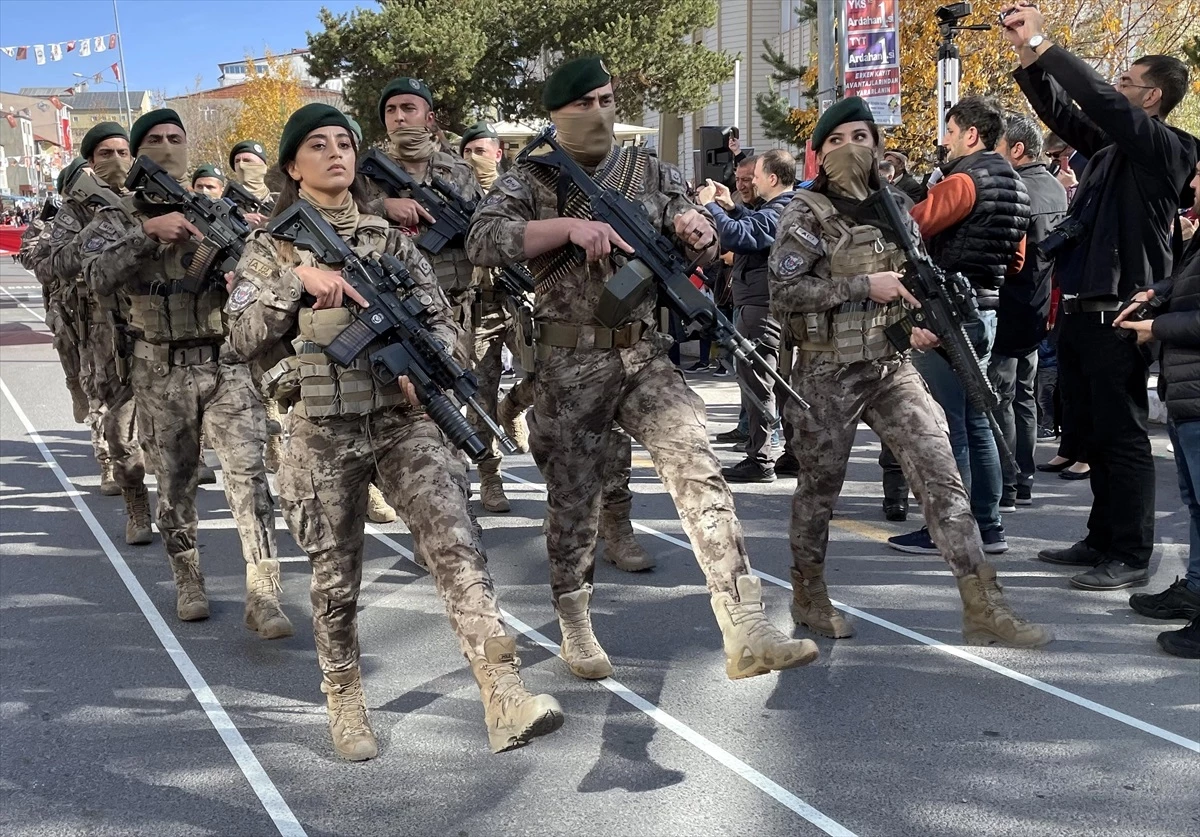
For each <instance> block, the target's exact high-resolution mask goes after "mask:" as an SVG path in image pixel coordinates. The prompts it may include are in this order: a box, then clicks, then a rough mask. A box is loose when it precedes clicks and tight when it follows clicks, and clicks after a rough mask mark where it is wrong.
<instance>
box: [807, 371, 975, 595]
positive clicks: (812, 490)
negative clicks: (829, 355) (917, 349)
mask: <svg viewBox="0 0 1200 837" xmlns="http://www.w3.org/2000/svg"><path fill="white" fill-rule="evenodd" d="M791 383H792V386H793V388H794V389H795V390H796V391H797V392H799V393H800V394H801V395H802V396H803V397H804V398H805V400H807V401H808V402H809V404H810V405H811V409H809V410H801V409H800V408H799V407H798V406H796V405H795V404H792V403H788V405H787V407H786V409H787V411H788V413H789V417H790V419H791V421H792V423H793V425H794V426H795V436H794V438H793V441H792V452H793V453H794V454H795V455H796V459H797V460H799V462H800V474H799V476H798V477H797V478H796V493H795V494H794V495H793V496H792V523H791V530H790V540H791V547H792V561H793V563H794V564H795V566H796V567H798V568H799V567H802V566H804V565H806V564H820V563H823V562H824V560H825V551H826V547H827V546H828V543H829V519H830V517H831V515H832V514H833V507H834V504H835V503H836V502H837V498H838V495H839V494H841V491H842V484H843V483H844V482H845V480H846V465H847V462H848V461H849V459H850V451H851V449H852V448H853V446H854V434H855V431H856V429H857V426H858V422H859V419H860V418H861V419H862V420H863V421H865V422H866V423H867V424H868V425H870V427H871V429H872V430H874V431H875V432H876V434H878V436H879V438H880V439H881V440H882V441H883V443H884V444H885V445H887V446H888V447H890V448H891V449H892V452H893V453H895V455H896V457H897V458H898V459H899V460H900V465H901V467H902V468H903V469H904V475H905V476H906V477H907V478H908V481H909V483H910V484H911V485H912V488H913V493H914V494H915V495H916V497H917V499H918V500H920V501H921V504H922V508H923V509H924V512H925V523H926V525H928V526H929V533H930V535H931V536H932V538H933V540H934V542H935V543H936V544H937V545H938V548H939V550H940V551H941V554H942V557H943V558H944V559H945V561H946V563H947V564H949V565H950V569H951V571H953V573H954V575H955V576H958V577H961V576H964V575H967V574H969V573H971V572H973V571H974V568H975V565H976V564H978V563H979V562H980V561H982V560H983V546H982V543H981V542H980V539H979V527H978V526H976V524H975V518H974V516H973V515H972V514H971V502H970V499H969V498H968V497H967V493H966V490H965V489H964V488H963V483H962V478H961V477H960V476H959V473H958V466H957V464H956V463H955V461H954V454H953V453H952V452H951V450H950V437H949V429H948V427H947V425H946V416H945V414H944V413H943V412H942V408H941V407H939V406H938V404H937V402H936V401H934V400H933V396H931V395H930V394H929V390H928V389H927V388H926V387H925V384H924V382H923V381H922V380H921V376H920V375H919V374H917V371H916V370H915V369H914V368H913V365H912V363H911V362H909V361H904V362H903V363H902V364H899V367H898V368H897V364H896V363H891V364H874V363H854V364H849V365H847V364H839V363H829V362H825V361H814V360H813V358H812V355H810V354H806V353H801V355H800V357H799V359H798V360H797V363H796V366H795V368H794V369H793V370H792V376H791Z"/></svg>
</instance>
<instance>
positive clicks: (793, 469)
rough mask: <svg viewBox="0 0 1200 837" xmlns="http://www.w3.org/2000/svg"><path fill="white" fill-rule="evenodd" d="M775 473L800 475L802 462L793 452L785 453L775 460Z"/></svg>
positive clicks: (784, 475) (782, 475)
mask: <svg viewBox="0 0 1200 837" xmlns="http://www.w3.org/2000/svg"><path fill="white" fill-rule="evenodd" d="M775 473H776V474H777V475H778V476H781V477H798V476H800V462H799V460H797V459H796V457H794V456H792V455H791V453H785V454H784V455H783V456H781V457H779V458H778V459H776V460H775Z"/></svg>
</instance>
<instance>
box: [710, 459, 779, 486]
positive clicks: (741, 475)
mask: <svg viewBox="0 0 1200 837" xmlns="http://www.w3.org/2000/svg"><path fill="white" fill-rule="evenodd" d="M721 476H723V477H725V481H726V482H775V469H774V468H772V467H771V466H770V465H760V464H759V463H757V462H755V461H754V460H753V459H743V460H742V461H741V462H739V463H738V464H736V465H734V466H732V467H730V468H722V469H721Z"/></svg>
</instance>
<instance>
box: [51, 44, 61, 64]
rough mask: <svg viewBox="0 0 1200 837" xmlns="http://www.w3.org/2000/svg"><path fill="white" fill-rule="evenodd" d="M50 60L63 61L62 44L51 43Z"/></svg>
mask: <svg viewBox="0 0 1200 837" xmlns="http://www.w3.org/2000/svg"><path fill="white" fill-rule="evenodd" d="M50 60H51V61H62V45H61V44H50Z"/></svg>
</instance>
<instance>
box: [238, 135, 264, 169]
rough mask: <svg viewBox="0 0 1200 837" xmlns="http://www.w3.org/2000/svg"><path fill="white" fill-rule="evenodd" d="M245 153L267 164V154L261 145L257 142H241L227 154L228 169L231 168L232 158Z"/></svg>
mask: <svg viewBox="0 0 1200 837" xmlns="http://www.w3.org/2000/svg"><path fill="white" fill-rule="evenodd" d="M243 151H247V152H249V153H251V154H253V155H254V156H255V157H258V158H260V159H261V160H262V161H263V162H264V163H265V162H267V152H266V150H265V149H264V148H263V147H262V143H261V142H259V141H258V140H242V141H241V142H239V143H238V144H237V145H235V146H234V147H233V149H232V150H231V151H230V152H229V168H230V169H232V168H233V158H234V157H236V156H237V155H239V154H241V153H242V152H243Z"/></svg>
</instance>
